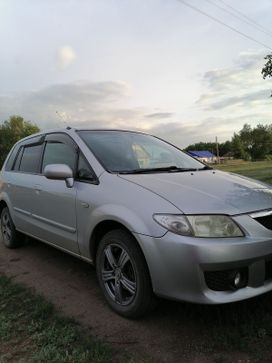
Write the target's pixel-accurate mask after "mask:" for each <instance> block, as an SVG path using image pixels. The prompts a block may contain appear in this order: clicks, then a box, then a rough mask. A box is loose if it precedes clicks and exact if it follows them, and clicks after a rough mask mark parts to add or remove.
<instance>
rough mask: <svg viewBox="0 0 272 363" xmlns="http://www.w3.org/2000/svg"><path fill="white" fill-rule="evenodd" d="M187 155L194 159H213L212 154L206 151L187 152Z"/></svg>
mask: <svg viewBox="0 0 272 363" xmlns="http://www.w3.org/2000/svg"><path fill="white" fill-rule="evenodd" d="M188 154H190V155H191V156H193V157H194V158H203V159H213V158H215V155H214V154H213V153H211V152H210V151H206V150H203V151H193V150H189V151H188Z"/></svg>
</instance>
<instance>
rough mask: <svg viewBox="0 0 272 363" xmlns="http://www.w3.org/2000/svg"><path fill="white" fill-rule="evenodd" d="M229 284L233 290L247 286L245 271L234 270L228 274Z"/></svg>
mask: <svg viewBox="0 0 272 363" xmlns="http://www.w3.org/2000/svg"><path fill="white" fill-rule="evenodd" d="M230 284H231V287H232V288H233V289H234V290H238V289H241V288H242V287H245V286H246V285H247V273H246V271H242V270H238V271H237V270H236V271H233V272H232V273H231V274H230Z"/></svg>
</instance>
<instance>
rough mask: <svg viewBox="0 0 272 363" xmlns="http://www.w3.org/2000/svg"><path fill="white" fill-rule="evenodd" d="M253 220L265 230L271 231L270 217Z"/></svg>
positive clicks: (271, 221)
mask: <svg viewBox="0 0 272 363" xmlns="http://www.w3.org/2000/svg"><path fill="white" fill-rule="evenodd" d="M254 219H255V221H257V222H259V223H260V224H261V225H263V226H264V227H265V228H267V229H271V230H272V215H269V216H263V217H256V218H254Z"/></svg>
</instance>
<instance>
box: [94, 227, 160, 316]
mask: <svg viewBox="0 0 272 363" xmlns="http://www.w3.org/2000/svg"><path fill="white" fill-rule="evenodd" d="M96 272H97V277H98V281H99V285H100V287H101V290H102V292H103V295H104V297H105V298H106V301H107V302H108V304H109V305H110V307H111V308H112V310H114V311H115V312H116V313H118V314H119V315H121V316H124V317H126V318H138V317H140V316H142V315H144V314H146V313H147V312H148V311H150V310H152V308H153V307H154V306H155V304H156V298H155V296H154V294H153V290H152V286H151V280H150V276H149V271H148V268H147V265H146V261H145V259H144V256H143V254H142V251H141V249H140V248H139V246H138V244H137V242H136V240H135V239H134V237H133V236H132V235H131V234H130V233H128V232H127V231H125V230H122V229H119V230H113V231H110V232H108V233H106V234H105V235H104V237H103V238H102V240H101V241H100V243H99V246H98V249H97V254H96Z"/></svg>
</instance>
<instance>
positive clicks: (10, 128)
mask: <svg viewBox="0 0 272 363" xmlns="http://www.w3.org/2000/svg"><path fill="white" fill-rule="evenodd" d="M39 131H40V129H39V127H38V126H37V125H35V124H33V123H32V122H29V121H25V120H24V118H23V117H21V116H11V117H10V118H9V120H7V121H4V123H3V124H2V125H0V168H1V167H2V165H3V162H4V161H5V159H6V157H7V154H8V153H9V151H10V149H11V148H12V146H13V145H14V144H15V143H16V142H17V141H18V140H20V139H22V138H23V137H26V136H29V135H31V134H34V133H36V132H39Z"/></svg>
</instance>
